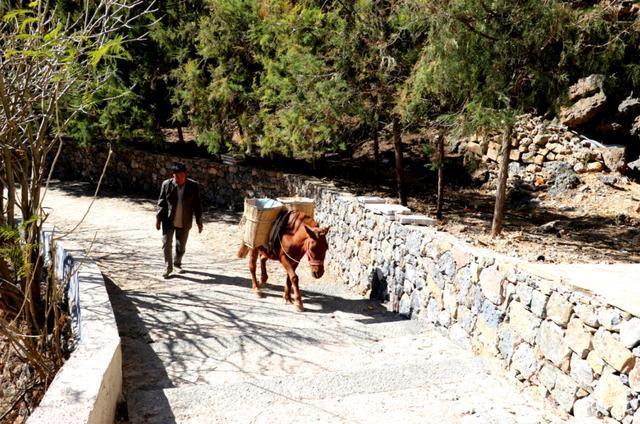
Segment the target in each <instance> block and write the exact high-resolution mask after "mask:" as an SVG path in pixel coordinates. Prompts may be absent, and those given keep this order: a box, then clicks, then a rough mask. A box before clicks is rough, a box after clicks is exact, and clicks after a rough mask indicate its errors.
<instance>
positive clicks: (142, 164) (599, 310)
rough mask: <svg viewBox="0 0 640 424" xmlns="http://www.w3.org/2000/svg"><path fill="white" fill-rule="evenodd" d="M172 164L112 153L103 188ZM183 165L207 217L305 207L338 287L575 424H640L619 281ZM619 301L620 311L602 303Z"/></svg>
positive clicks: (633, 305)
mask: <svg viewBox="0 0 640 424" xmlns="http://www.w3.org/2000/svg"><path fill="white" fill-rule="evenodd" d="M69 157H70V158H72V161H71V162H69V161H67V162H65V163H63V164H62V167H63V169H64V172H63V174H64V175H73V176H82V177H83V178H85V179H87V178H90V179H91V178H93V179H95V178H97V175H98V172H99V171H98V170H99V169H101V167H102V164H103V162H102V161H101V160H98V161H97V162H96V161H95V159H96V158H98V159H99V158H100V155H98V154H95V153H88V152H87V151H81V150H78V151H76V152H74V154H73V155H70V156H69ZM172 160H173V158H170V157H166V156H162V155H152V154H148V153H140V152H134V151H127V150H122V151H120V152H118V154H117V156H116V160H115V162H114V164H113V166H112V167H111V171H110V172H109V174H108V177H107V181H108V182H115V183H116V184H117V185H120V186H126V185H127V184H134V185H137V186H138V187H139V188H142V189H145V190H157V189H158V187H159V185H160V181H161V180H162V179H163V178H165V177H167V176H168V175H167V173H166V171H164V170H165V169H166V168H167V165H168V164H169V163H170V162H171V161H172ZM184 161H185V162H186V163H187V166H188V167H189V168H190V169H191V172H190V174H191V175H192V176H193V177H194V178H195V179H197V180H199V181H200V182H202V183H204V186H205V197H206V198H207V199H209V200H210V201H213V202H215V203H216V204H218V205H231V206H234V205H235V206H237V205H239V204H241V203H242V197H244V196H254V195H255V196H264V195H267V196H281V195H293V194H296V195H303V196H308V197H313V198H315V199H316V202H317V203H316V218H317V220H318V221H319V222H321V224H322V225H330V226H331V231H330V233H329V238H330V241H329V244H330V246H331V248H330V253H329V256H328V260H329V262H330V266H331V268H333V271H334V273H335V274H336V275H337V276H338V277H339V278H341V279H342V280H343V282H344V283H345V284H348V285H349V286H350V287H352V288H353V289H354V290H357V291H359V292H361V293H362V294H365V295H369V296H371V297H372V298H378V299H380V300H382V301H385V302H387V305H388V308H389V309H390V310H392V311H395V312H398V313H400V314H403V315H405V316H407V317H408V318H412V319H422V320H426V321H428V322H431V323H433V324H434V325H436V326H438V327H441V328H442V329H443V330H444V331H447V332H448V333H449V335H450V337H451V338H452V339H453V340H455V341H456V342H458V343H459V344H461V345H464V346H467V347H468V348H470V349H473V350H474V351H475V352H476V353H478V354H481V355H485V356H489V357H492V358H495V359H496V360H497V361H499V362H500V363H501V365H502V366H503V367H504V368H505V369H507V370H508V371H509V372H511V373H513V375H515V376H516V377H517V378H518V379H519V380H520V381H522V382H523V384H525V385H531V386H534V387H536V388H538V390H540V391H541V392H542V393H543V394H545V395H546V394H549V395H550V396H551V397H552V398H553V399H554V400H555V401H556V402H557V404H558V405H559V406H560V408H562V409H563V410H565V411H567V412H570V413H573V414H574V415H575V416H576V417H578V418H580V419H581V420H583V421H581V422H586V420H587V418H588V417H604V419H605V421H606V420H615V421H619V422H623V423H633V424H640V412H638V403H639V402H640V396H639V393H640V359H639V358H640V318H639V317H640V302H634V301H633V299H634V298H633V297H631V296H632V294H633V296H637V299H640V292H639V291H638V289H637V288H635V286H637V284H633V285H631V284H628V283H629V282H630V281H631V280H630V279H629V281H628V282H626V283H625V282H624V281H622V280H624V278H623V279H621V280H620V281H618V280H617V279H616V280H613V279H612V281H609V282H608V283H609V286H605V288H604V290H587V289H586V288H585V287H587V284H581V278H586V276H587V273H588V272H589V271H588V269H586V270H585V269H584V268H581V272H582V273H583V275H578V276H573V277H575V278H572V280H573V282H572V283H568V282H564V280H563V279H562V278H560V277H559V276H560V275H561V274H560V272H559V268H558V270H557V271H556V270H554V268H553V267H552V268H547V269H546V270H545V272H541V271H540V270H539V269H537V268H535V267H534V266H532V265H531V264H527V263H525V262H522V261H519V260H517V259H514V258H511V257H506V256H503V255H499V254H496V253H495V252H491V251H488V250H481V249H476V248H474V247H473V246H470V245H468V244H466V243H463V242H460V241H458V240H457V239H455V238H454V237H452V236H450V235H448V234H446V233H442V232H438V231H436V230H435V229H433V228H429V227H415V226H407V225H402V224H400V223H399V222H398V221H396V220H395V219H396V216H393V215H380V214H378V213H379V212H380V209H379V208H374V207H371V205H366V204H364V203H363V202H362V201H360V200H359V199H358V198H356V197H354V196H352V195H350V194H349V193H342V192H340V191H339V190H337V189H336V188H335V187H333V186H332V185H331V184H327V183H323V182H321V181H319V180H314V179H309V178H306V177H303V176H298V175H289V174H282V173H278V172H266V171H261V170H257V169H252V168H248V167H236V166H225V165H222V164H219V163H214V162H210V161H207V160H204V159H195V160H189V159H185V160H184ZM71 165H72V166H71ZM369 200H370V199H369ZM382 201H384V200H382ZM376 212H378V213H376ZM403 221H405V220H404V219H403ZM409 222H411V220H409ZM631 266H632V267H633V269H630V270H629V271H625V273H626V274H625V275H627V276H628V275H629V273H631V275H633V274H634V273H635V275H638V274H640V265H631ZM605 275H609V274H605ZM611 275H613V274H611ZM610 278H613V277H610ZM625 284H628V285H625ZM589 288H590V289H591V288H592V287H589ZM610 289H611V290H610ZM625 290H629V291H628V292H625ZM634 290H635V291H634ZM610 291H615V292H616V296H609V294H610ZM621 293H622V295H620V294H621ZM620 298H623V299H624V301H615V300H612V299H620ZM630 299H631V301H630ZM594 419H595V418H594ZM615 421H614V422H615ZM598 422H601V421H598Z"/></svg>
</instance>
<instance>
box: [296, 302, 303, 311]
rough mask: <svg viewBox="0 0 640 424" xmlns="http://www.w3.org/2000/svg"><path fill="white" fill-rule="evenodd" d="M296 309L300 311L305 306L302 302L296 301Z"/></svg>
mask: <svg viewBox="0 0 640 424" xmlns="http://www.w3.org/2000/svg"><path fill="white" fill-rule="evenodd" d="M296 311H298V312H303V311H304V306H302V303H298V302H296Z"/></svg>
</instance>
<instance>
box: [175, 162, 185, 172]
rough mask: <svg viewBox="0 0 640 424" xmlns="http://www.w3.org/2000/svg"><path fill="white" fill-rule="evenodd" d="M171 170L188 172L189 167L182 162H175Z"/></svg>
mask: <svg viewBox="0 0 640 424" xmlns="http://www.w3.org/2000/svg"><path fill="white" fill-rule="evenodd" d="M171 170H172V171H173V172H186V171H187V167H186V165H185V164H184V163H182V162H173V165H171Z"/></svg>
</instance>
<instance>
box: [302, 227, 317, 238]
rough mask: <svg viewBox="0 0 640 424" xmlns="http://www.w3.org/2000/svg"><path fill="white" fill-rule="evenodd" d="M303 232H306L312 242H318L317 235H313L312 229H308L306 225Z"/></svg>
mask: <svg viewBox="0 0 640 424" xmlns="http://www.w3.org/2000/svg"><path fill="white" fill-rule="evenodd" d="M304 230H305V231H306V232H307V234H308V235H309V237H311V238H312V239H314V240H318V235H317V234H316V233H315V231H313V228H311V227H309V226H308V225H305V226H304Z"/></svg>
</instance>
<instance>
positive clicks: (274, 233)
mask: <svg viewBox="0 0 640 424" xmlns="http://www.w3.org/2000/svg"><path fill="white" fill-rule="evenodd" d="M290 214H291V212H290V211H288V210H285V209H283V210H282V211H280V213H279V214H278V216H277V217H276V220H275V221H274V222H273V226H272V227H271V232H270V233H269V242H268V243H267V246H266V247H267V251H268V252H269V255H275V254H276V248H277V246H278V243H280V241H279V240H278V235H279V234H280V230H281V229H282V226H283V225H286V224H287V222H288V220H289V215H290Z"/></svg>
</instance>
